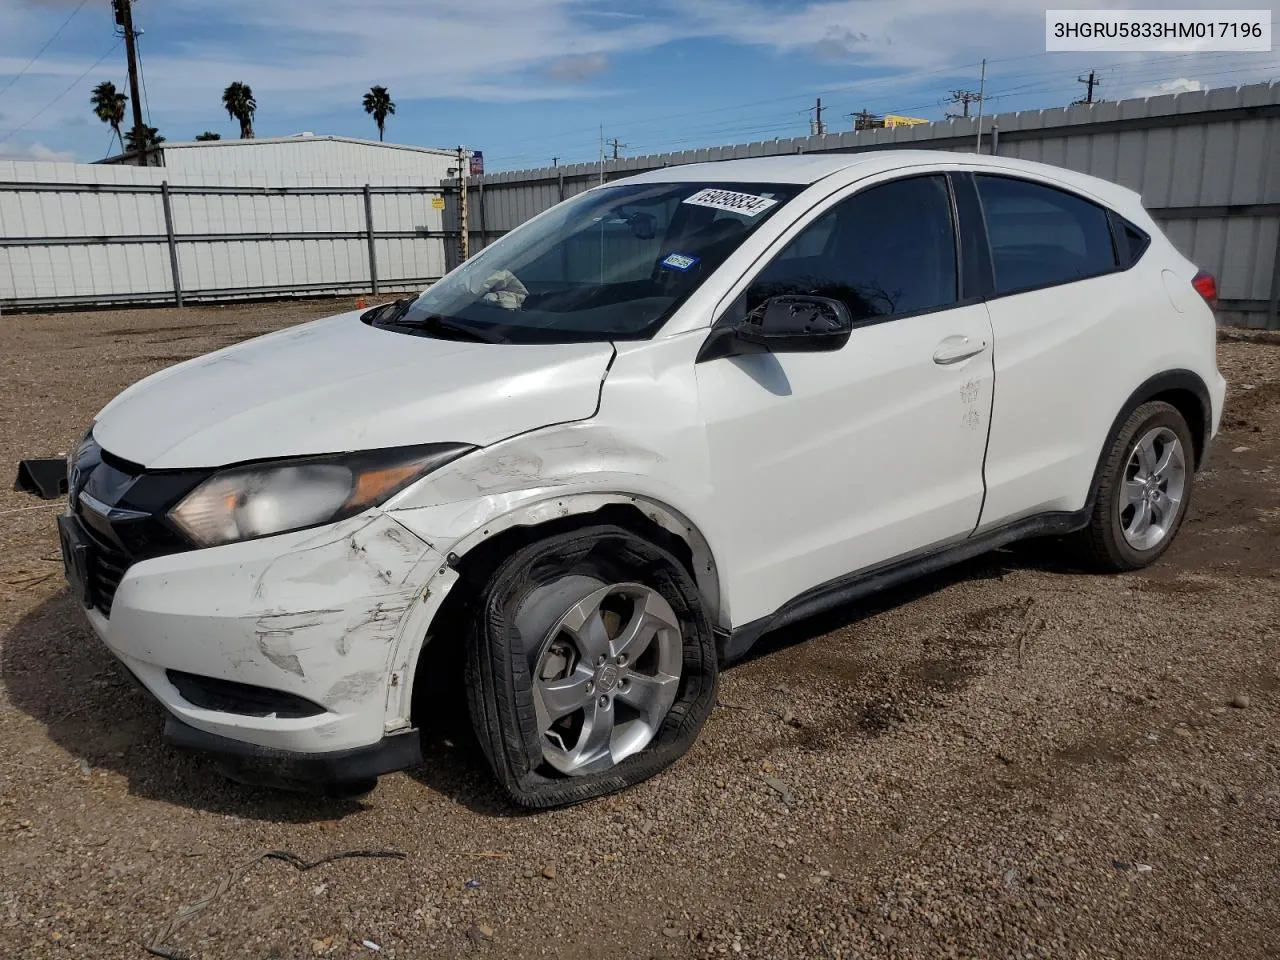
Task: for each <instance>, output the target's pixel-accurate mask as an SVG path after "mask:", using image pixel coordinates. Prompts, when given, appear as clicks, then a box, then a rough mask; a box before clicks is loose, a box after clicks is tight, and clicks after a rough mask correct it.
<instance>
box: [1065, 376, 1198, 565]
mask: <svg viewBox="0 0 1280 960" xmlns="http://www.w3.org/2000/svg"><path fill="white" fill-rule="evenodd" d="M1194 456H1195V453H1194V448H1193V447H1192V440H1191V431H1190V430H1189V429H1188V427H1187V423H1186V420H1184V419H1183V416H1182V414H1181V413H1179V412H1178V410H1177V409H1176V408H1175V407H1173V406H1171V405H1170V404H1167V403H1164V402H1162V401H1152V402H1150V403H1144V404H1143V405H1142V406H1140V407H1138V409H1136V410H1134V411H1133V413H1132V414H1131V415H1130V416H1129V417H1128V419H1127V420H1126V421H1125V423H1124V425H1123V426H1122V427H1121V428H1120V432H1119V433H1118V434H1117V435H1116V437H1115V439H1114V440H1113V441H1112V443H1111V446H1110V448H1109V449H1108V450H1107V453H1106V456H1105V457H1104V460H1103V466H1102V470H1101V472H1100V475H1099V480H1098V488H1097V490H1096V492H1095V496H1094V505H1093V513H1092V515H1091V517H1090V521H1089V526H1088V527H1087V528H1086V529H1085V530H1084V531H1082V532H1081V544H1082V546H1083V547H1084V552H1085V554H1086V558H1087V559H1088V560H1090V561H1091V562H1092V564H1093V565H1094V566H1097V567H1099V568H1101V569H1104V570H1137V569H1140V568H1141V567H1145V566H1147V565H1148V564H1151V563H1154V562H1155V560H1156V559H1157V558H1158V557H1159V556H1160V555H1161V554H1162V553H1164V552H1165V550H1167V549H1168V548H1169V545H1170V544H1171V543H1172V542H1173V538H1174V536H1175V535H1176V534H1177V532H1178V528H1179V527H1180V526H1181V525H1182V520H1183V518H1184V517H1185V516H1186V513H1187V506H1188V504H1189V503H1190V500H1191V487H1192V482H1193V480H1194V477H1195V461H1194Z"/></svg>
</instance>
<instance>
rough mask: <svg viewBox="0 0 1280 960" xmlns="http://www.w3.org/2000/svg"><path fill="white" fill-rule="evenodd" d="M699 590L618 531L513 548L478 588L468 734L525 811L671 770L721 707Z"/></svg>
mask: <svg viewBox="0 0 1280 960" xmlns="http://www.w3.org/2000/svg"><path fill="white" fill-rule="evenodd" d="M717 681H718V666H717V660H716V648H715V642H714V637H713V635H712V632H711V625H710V622H709V620H708V618H707V614H706V611H705V610H703V608H702V604H701V598H700V595H699V593H698V589H697V585H696V584H695V583H694V581H693V578H692V577H691V576H690V575H689V573H688V571H687V570H685V568H684V567H683V566H682V565H681V564H680V562H679V561H678V560H677V559H676V558H675V557H674V556H672V555H671V554H670V553H669V552H668V551H666V550H664V549H663V548H661V547H659V546H657V545H656V544H653V543H650V542H649V541H647V540H644V539H643V538H641V537H638V536H636V535H635V534H633V533H631V532H630V531H628V530H625V529H623V528H621V527H616V526H595V527H588V528H584V529H581V530H575V531H572V532H569V533H563V534H558V535H554V536H550V537H548V538H546V539H545V540H541V541H538V542H537V543H534V544H531V545H529V546H527V547H524V548H523V549H521V550H519V551H517V552H516V553H515V554H514V555H512V556H511V557H510V558H508V559H507V560H506V561H505V562H504V563H502V564H501V565H500V566H499V567H498V568H497V570H496V571H495V572H494V573H493V575H492V576H491V577H490V578H489V581H488V583H487V584H486V585H485V586H484V588H483V590H482V593H481V596H480V603H479V604H478V610H477V616H476V617H475V619H474V621H473V622H472V624H471V626H470V630H469V635H468V637H467V668H466V688H467V701H468V707H469V710H470V714H471V722H472V726H473V728H474V730H475V734H476V737H477V739H478V740H479V742H480V746H481V748H482V750H483V751H484V753H485V756H486V758H487V759H488V761H489V764H490V766H491V767H492V768H493V772H494V775H495V776H496V777H497V779H498V781H499V783H501V784H502V786H503V788H504V789H505V790H506V791H507V793H508V794H509V795H510V796H511V797H512V799H514V800H515V801H516V802H517V803H519V804H521V805H524V806H529V807H553V806H562V805H566V804H571V803H578V802H581V801H583V800H589V799H591V798H593V797H598V796H602V795H604V794H607V793H613V792H615V791H617V790H621V789H624V788H626V787H629V786H631V785H633V784H635V783H638V782H640V781H641V780H644V779H646V778H648V777H651V776H653V775H654V774H656V773H658V772H659V771H660V770H662V769H664V768H665V767H667V766H669V765H670V764H672V763H673V762H674V761H675V760H676V759H678V758H679V757H680V756H681V755H683V754H684V753H685V751H687V750H688V749H689V747H690V746H691V745H692V744H693V741H694V740H695V739H696V738H697V735H698V732H699V730H700V729H701V728H702V724H703V722H704V721H705V720H706V718H707V716H708V715H709V714H710V712H711V709H712V707H713V706H714V704H715V699H716V684H717Z"/></svg>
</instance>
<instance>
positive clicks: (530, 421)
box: [95, 313, 613, 469]
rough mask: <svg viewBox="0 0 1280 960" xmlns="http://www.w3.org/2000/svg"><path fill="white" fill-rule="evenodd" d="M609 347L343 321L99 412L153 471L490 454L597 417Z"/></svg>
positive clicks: (231, 354) (250, 347) (109, 438)
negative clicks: (460, 337)
mask: <svg viewBox="0 0 1280 960" xmlns="http://www.w3.org/2000/svg"><path fill="white" fill-rule="evenodd" d="M612 357H613V347H612V345H611V344H609V343H578V344H556V345H545V346H539V345H531V346H521V347H520V348H519V349H517V350H511V349H504V348H502V347H501V346H497V345H494V344H487V343H466V342H459V341H452V340H439V339H434V338H430V337H410V336H403V335H396V334H393V333H388V332H387V331H385V330H376V329H374V328H372V327H370V326H369V325H368V324H364V323H361V322H360V320H359V314H357V313H348V314H342V315H340V316H336V317H330V318H328V319H325V320H319V321H316V322H314V323H307V324H303V325H302V326H299V327H293V328H290V329H287V330H280V331H277V332H276V333H272V334H268V335H267V336H265V337H258V338H256V339H253V340H249V341H246V342H245V343H240V344H236V345H235V346H231V347H227V348H225V349H223V350H219V351H217V352H216V353H211V354H208V355H207V356H203V357H197V358H195V359H194V360H188V361H187V362H186V363H181V364H178V365H177V366H175V367H170V368H168V369H166V370H162V371H160V372H159V373H157V374H155V375H153V376H150V377H148V378H147V379H145V380H142V381H140V382H139V383H136V384H134V385H133V386H132V387H130V388H129V389H128V390H126V391H124V393H122V394H120V396H118V397H116V398H115V399H114V400H112V401H111V402H110V403H109V404H107V406H106V407H105V408H103V410H102V412H101V413H99V414H98V418H97V421H98V426H97V428H96V430H95V432H96V436H97V437H98V441H99V443H101V444H102V445H103V447H104V448H106V449H107V450H110V451H111V452H112V453H114V454H116V455H117V456H119V457H123V458H124V459H126V460H130V461H132V462H134V463H138V464H142V465H144V466H146V467H147V468H148V469H170V468H180V467H207V466H223V465H226V464H233V463H243V462H245V461H249V460H265V459H274V458H278V457H292V456H305V455H307V454H324V453H336V452H342V451H347V450H375V449H378V448H380V447H396V446H406V445H409V444H414V443H430V442H436V441H437V440H438V439H439V438H441V437H447V438H448V440H447V441H445V442H450V443H455V442H456V443H470V444H475V445H476V446H484V445H486V444H490V443H494V442H495V441H498V440H502V439H505V438H506V437H509V436H513V435H514V434H517V433H522V432H523V431H525V430H532V429H534V428H536V427H541V426H545V425H546V424H548V423H559V422H564V421H568V420H580V419H584V418H586V417H589V416H591V415H592V413H594V412H595V409H596V406H597V404H598V402H599V397H600V384H601V383H602V382H603V380H604V374H605V370H606V369H608V366H609V360H610V359H611V358H612Z"/></svg>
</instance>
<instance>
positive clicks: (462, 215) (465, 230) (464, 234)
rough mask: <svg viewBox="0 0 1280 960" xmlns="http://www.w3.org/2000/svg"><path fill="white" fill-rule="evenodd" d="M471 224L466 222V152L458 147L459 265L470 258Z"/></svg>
mask: <svg viewBox="0 0 1280 960" xmlns="http://www.w3.org/2000/svg"><path fill="white" fill-rule="evenodd" d="M470 233H471V224H470V223H469V222H468V221H467V151H466V149H465V148H464V147H462V146H459V147H458V254H459V255H460V256H461V258H462V259H461V260H459V261H458V262H459V263H465V262H466V261H467V259H468V258H469V257H470V256H471V237H470Z"/></svg>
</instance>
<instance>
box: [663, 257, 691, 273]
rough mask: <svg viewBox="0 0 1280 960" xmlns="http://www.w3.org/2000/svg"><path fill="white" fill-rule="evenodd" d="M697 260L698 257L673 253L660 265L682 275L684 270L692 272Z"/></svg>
mask: <svg viewBox="0 0 1280 960" xmlns="http://www.w3.org/2000/svg"><path fill="white" fill-rule="evenodd" d="M699 259H700V258H699V257H687V256H685V255H684V254H683V253H673V254H671V255H670V256H668V257H667V259H665V260H663V261H662V265H663V266H664V267H670V268H671V269H672V270H679V271H680V272H681V273H683V272H684V271H686V270H692V269H693V267H694V266H695V265H696V264H697V262H698V260H699Z"/></svg>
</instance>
